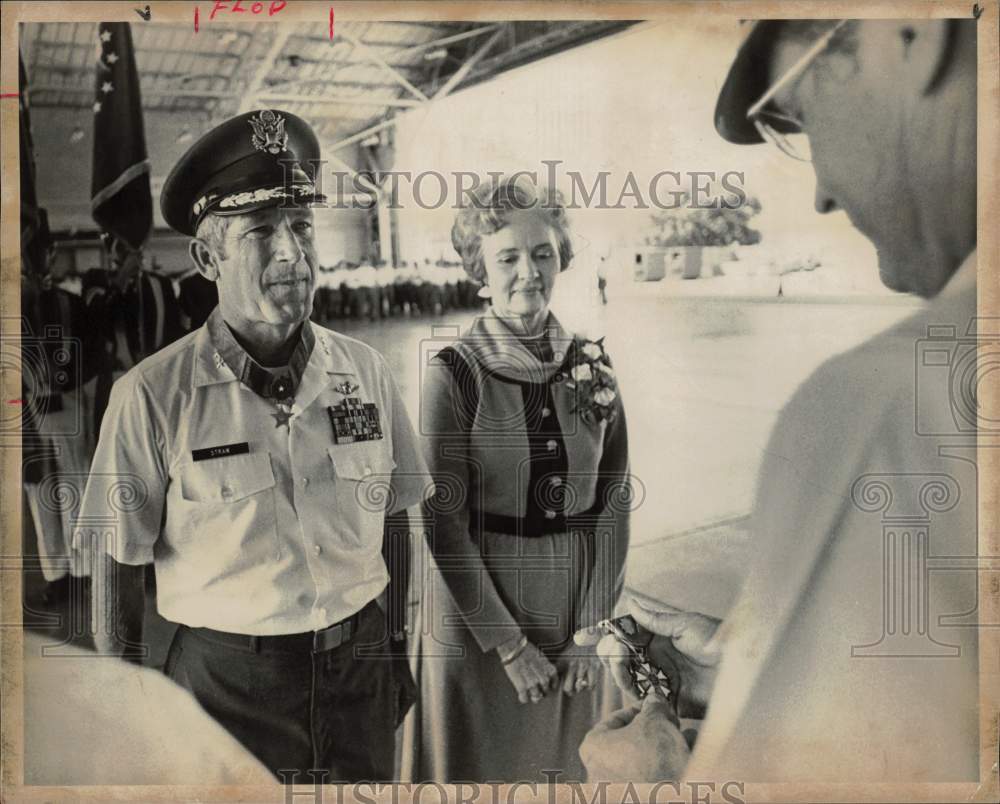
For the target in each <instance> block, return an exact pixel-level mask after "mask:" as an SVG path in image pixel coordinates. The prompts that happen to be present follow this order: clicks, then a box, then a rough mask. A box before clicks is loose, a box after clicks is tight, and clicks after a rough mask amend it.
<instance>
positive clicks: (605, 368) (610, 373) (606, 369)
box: [597, 363, 615, 377]
mask: <svg viewBox="0 0 1000 804" xmlns="http://www.w3.org/2000/svg"><path fill="white" fill-rule="evenodd" d="M597 367H598V368H599V369H600V370H601V371H603V372H604V373H605V374H607V375H608V376H609V377H614V376H615V370H614V369H613V368H611V366H609V365H608V364H607V363H598V364H597Z"/></svg>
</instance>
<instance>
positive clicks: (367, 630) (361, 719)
mask: <svg viewBox="0 0 1000 804" xmlns="http://www.w3.org/2000/svg"><path fill="white" fill-rule="evenodd" d="M385 633H386V630H385V617H384V615H383V614H382V610H381V609H380V608H379V606H378V605H377V604H376V603H374V602H373V603H369V604H368V605H367V606H366V607H365V608H364V609H362V611H361V612H360V613H359V614H358V623H357V632H356V634H355V635H353V637H352V638H351V639H350V640H349V641H347V642H346V643H344V644H341V645H339V646H338V647H336V648H333V649H330V650H326V651H322V652H314V651H313V650H311V649H309V648H306V649H302V648H301V647H295V648H292V647H290V646H283V644H282V641H281V639H280V638H279V639H275V638H269V637H261V638H259V640H252V639H251V638H250V637H246V638H245V639H246V644H245V645H240V644H239V643H238V642H236V641H234V640H232V639H228V638H227V639H225V640H223V639H221V638H220V635H219V634H218V632H213V631H210V630H209V629H204V628H189V627H187V626H183V625H182V626H180V628H178V630H177V633H176V635H175V636H174V640H173V642H172V644H171V646H170V652H169V654H168V656H167V661H166V667H165V668H164V669H165V672H166V674H167V675H168V676H169V677H170V678H171V679H172V680H173V681H175V682H177V683H178V684H180V685H181V686H182V687H184V688H185V689H187V690H189V691H190V692H191V693H192V694H193V695H194V696H195V698H196V699H197V700H198V702H199V703H200V704H201V706H202V707H203V708H204V709H205V711H206V712H208V714H209V715H211V716H212V717H213V718H215V719H216V720H217V721H218V722H219V723H220V724H222V725H223V726H224V727H225V728H226V729H227V730H228V731H229V732H230V733H231V734H232V735H233V736H234V737H236V739H238V740H239V741H240V742H241V743H243V745H244V746H246V748H247V749H248V750H249V751H250V752H251V753H252V754H254V755H255V756H256V757H257V758H258V759H259V760H260V761H261V762H262V763H263V764H264V765H265V766H267V768H268V769H269V770H270V771H271V772H272V773H274V774H275V775H276V776H277V777H278V778H279V779H280V780H282V781H284V782H285V783H286V784H313V783H315V782H319V783H322V782H323V781H324V780H323V778H322V776H321V774H322V772H323V771H327V774H328V775H327V776H326V777H325V781H326V782H327V783H334V782H357V781H388V780H391V779H392V777H393V775H394V757H395V744H394V736H395V729H396V725H397V718H398V717H399V716H400V714H401V713H400V712H399V707H400V694H399V692H400V689H399V685H400V684H402V683H405V682H404V681H403V680H402V679H400V678H398V675H399V673H400V669H399V668H400V665H403V666H404V667H405V664H404V663H402V662H399V661H394V660H392V659H390V658H388V657H385V656H382V657H370V658H366V657H361V656H359V655H358V652H359V651H361V649H362V648H363V647H364V646H366V645H367V646H369V650H371V648H372V646H376V645H379V644H380V643H381V642H382V640H383V639H384V637H385ZM372 652H382V651H381V650H376V651H372ZM310 770H315V771H316V774H317V775H315V776H313V775H309V771H310ZM295 772H297V774H298V775H297V776H296V775H293V774H294V773H295Z"/></svg>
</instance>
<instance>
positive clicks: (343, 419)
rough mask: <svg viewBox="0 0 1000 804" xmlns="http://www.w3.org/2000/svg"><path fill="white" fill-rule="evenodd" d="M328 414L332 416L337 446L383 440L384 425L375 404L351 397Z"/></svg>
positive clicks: (333, 406)
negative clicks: (380, 420)
mask: <svg viewBox="0 0 1000 804" xmlns="http://www.w3.org/2000/svg"><path fill="white" fill-rule="evenodd" d="M326 412H327V413H329V414H330V424H332V425H333V442H334V443H335V444H354V443H356V442H358V441H376V440H378V439H380V438H382V425H381V423H380V422H379V415H378V408H377V407H376V406H375V403H374V402H362V401H361V400H360V399H359V398H358V397H356V396H349V397H348V398H347V399H345V400H344V401H343V402H341V403H340V404H339V405H331V406H330V407H328V408H327V409H326Z"/></svg>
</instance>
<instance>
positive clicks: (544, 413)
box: [542, 408, 552, 419]
mask: <svg viewBox="0 0 1000 804" xmlns="http://www.w3.org/2000/svg"><path fill="white" fill-rule="evenodd" d="M551 413H552V411H551V410H549V409H548V408H542V418H543V419H544V418H545V417H546V416H549V415H550V414H551Z"/></svg>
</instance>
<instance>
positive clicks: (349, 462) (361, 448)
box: [328, 440, 396, 480]
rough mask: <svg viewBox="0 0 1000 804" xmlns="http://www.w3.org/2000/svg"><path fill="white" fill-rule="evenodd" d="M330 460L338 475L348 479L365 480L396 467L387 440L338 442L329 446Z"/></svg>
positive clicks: (389, 472)
mask: <svg viewBox="0 0 1000 804" xmlns="http://www.w3.org/2000/svg"><path fill="white" fill-rule="evenodd" d="M328 452H329V453H330V460H331V461H332V462H333V471H334V472H335V473H336V475H337V477H342V478H344V479H346V480H364V479H365V478H368V477H373V476H378V475H381V476H382V477H383V479H384V477H385V475H388V474H391V472H392V470H393V469H395V468H396V461H395V460H393V457H392V453H390V452H389V450H388V449H386V447H385V442H384V441H382V440H378V441H362V442H361V443H359V444H337V445H336V446H333V447H329V448H328Z"/></svg>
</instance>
